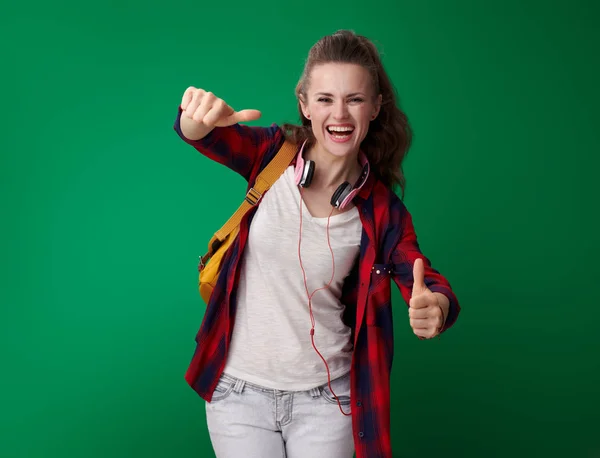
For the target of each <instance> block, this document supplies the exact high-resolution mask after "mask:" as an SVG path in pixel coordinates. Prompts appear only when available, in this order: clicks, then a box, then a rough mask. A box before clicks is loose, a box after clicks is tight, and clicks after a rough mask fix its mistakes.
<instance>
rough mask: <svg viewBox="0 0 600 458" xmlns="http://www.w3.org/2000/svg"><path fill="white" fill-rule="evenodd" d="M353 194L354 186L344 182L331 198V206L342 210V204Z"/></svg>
mask: <svg viewBox="0 0 600 458" xmlns="http://www.w3.org/2000/svg"><path fill="white" fill-rule="evenodd" d="M351 192H352V185H351V184H350V183H348V182H347V181H344V182H343V183H342V184H341V185H339V186H338V188H337V189H336V190H335V192H334V193H333V196H331V202H330V203H331V206H332V207H335V208H337V209H339V210H341V208H340V206H341V205H342V202H344V200H345V199H346V197H348V194H350V193H351Z"/></svg>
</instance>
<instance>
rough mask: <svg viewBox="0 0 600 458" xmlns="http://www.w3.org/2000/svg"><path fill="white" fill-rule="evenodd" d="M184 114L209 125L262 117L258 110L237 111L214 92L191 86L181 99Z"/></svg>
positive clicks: (227, 123) (224, 124) (221, 125)
mask: <svg viewBox="0 0 600 458" xmlns="http://www.w3.org/2000/svg"><path fill="white" fill-rule="evenodd" d="M181 109H182V110H183V113H182V116H186V117H188V118H190V119H193V120H194V121H195V122H197V123H199V124H204V125H205V126H208V127H225V126H231V125H233V124H236V123H239V122H247V121H254V120H256V119H259V118H260V117H261V112H260V111H258V110H241V111H239V112H236V111H234V110H233V108H231V107H230V106H229V105H227V103H226V102H225V101H224V100H223V99H220V98H218V97H217V96H216V95H214V94H213V93H212V92H207V91H205V90H203V89H198V88H195V87H189V88H187V89H186V91H185V92H184V94H183V97H182V99H181Z"/></svg>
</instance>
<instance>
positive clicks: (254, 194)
mask: <svg viewBox="0 0 600 458" xmlns="http://www.w3.org/2000/svg"><path fill="white" fill-rule="evenodd" d="M261 198H262V194H261V193H260V192H258V191H257V190H256V189H254V188H250V190H249V191H248V193H247V194H246V202H248V203H249V204H250V205H252V206H253V207H254V206H255V205H256V204H257V203H258V201H259V200H260V199H261Z"/></svg>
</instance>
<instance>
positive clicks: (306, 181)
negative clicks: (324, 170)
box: [299, 161, 315, 188]
mask: <svg viewBox="0 0 600 458" xmlns="http://www.w3.org/2000/svg"><path fill="white" fill-rule="evenodd" d="M314 174H315V163H314V161H306V162H305V163H304V170H303V171H302V178H301V179H300V183H299V184H300V186H302V187H303V188H308V187H309V186H310V184H311V183H312V179H313V176H314Z"/></svg>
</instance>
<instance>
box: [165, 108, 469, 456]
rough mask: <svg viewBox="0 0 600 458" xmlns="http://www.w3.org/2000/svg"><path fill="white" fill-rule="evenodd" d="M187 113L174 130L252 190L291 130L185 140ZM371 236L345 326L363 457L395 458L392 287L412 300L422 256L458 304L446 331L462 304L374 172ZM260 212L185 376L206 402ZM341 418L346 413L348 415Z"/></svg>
mask: <svg viewBox="0 0 600 458" xmlns="http://www.w3.org/2000/svg"><path fill="white" fill-rule="evenodd" d="M180 116H181V108H180V109H179V113H178V115H177V118H176V120H175V125H174V129H175V131H176V132H177V134H178V135H179V136H180V137H181V138H182V139H183V140H184V141H185V142H186V143H188V144H189V145H191V146H192V147H194V148H195V149H196V150H197V151H199V152H200V153H201V154H203V155H205V156H207V157H208V158H210V159H212V160H214V161H216V162H218V163H220V164H223V165H225V166H226V167H229V168H230V169H232V170H234V171H235V172H237V173H239V174H240V175H241V176H243V177H244V178H245V179H246V180H247V181H248V189H250V187H251V185H252V183H253V182H254V180H255V178H256V176H257V175H258V173H259V172H260V171H261V170H262V168H264V167H265V166H266V164H268V162H269V161H270V160H271V159H272V158H273V156H274V155H275V154H276V153H277V151H278V149H279V147H280V146H281V145H282V144H283V141H284V133H283V131H282V130H281V129H280V128H279V127H278V126H277V125H275V124H273V125H271V126H270V127H268V128H264V127H250V126H245V125H239V124H237V125H234V126H231V127H217V128H215V129H214V130H213V131H211V132H210V133H209V134H208V135H207V136H206V137H204V138H203V139H201V140H199V141H191V140H188V139H187V138H185V137H184V136H183V134H182V133H181V129H180V126H179V121H180ZM354 204H355V205H356V206H357V208H358V210H359V212H360V217H361V221H362V224H363V233H362V240H361V246H360V256H359V258H358V260H357V262H356V264H355V267H354V269H353V271H352V272H351V273H350V275H349V276H348V278H347V279H346V281H345V283H344V287H343V291H342V302H343V303H344V304H345V305H346V312H345V316H344V321H345V322H346V324H348V325H349V326H351V328H352V329H353V333H352V338H353V340H354V355H353V359H352V367H351V386H352V390H351V391H352V392H351V400H352V425H353V432H354V442H355V447H356V456H357V458H367V457H368V458H387V457H391V456H392V450H391V442H390V373H391V368H392V358H393V350H394V342H393V329H392V324H393V322H392V304H391V282H392V280H393V281H394V282H395V283H396V285H397V286H398V288H399V290H400V292H401V295H402V297H403V299H404V301H405V302H406V304H408V303H409V300H410V296H411V293H412V285H413V275H412V269H413V264H414V262H415V260H416V259H417V258H422V259H423V260H424V265H425V284H426V285H427V286H428V287H429V289H430V290H431V291H434V292H440V293H442V294H444V295H446V296H447V297H448V299H449V300H450V310H449V313H448V317H447V319H446V324H445V326H444V329H442V332H445V331H446V330H447V329H448V328H450V327H451V326H452V325H453V324H454V323H455V321H456V319H457V317H458V314H459V311H460V306H459V304H458V301H457V298H456V296H455V295H454V293H453V292H452V289H451V287H450V284H449V283H448V281H447V280H446V279H445V278H444V277H443V276H442V275H441V274H440V273H439V272H438V271H436V270H435V269H433V268H432V266H431V263H430V262H429V260H428V259H427V258H426V257H425V256H424V255H423V254H422V253H421V251H420V249H419V245H418V242H417V237H416V234H415V231H414V227H413V223H412V218H411V216H410V213H409V212H408V210H407V209H406V207H405V206H404V204H403V202H402V201H401V200H400V198H399V197H398V196H397V195H396V194H395V193H394V192H392V191H391V190H390V189H388V188H387V187H386V186H384V185H383V184H382V183H381V182H380V181H378V180H377V178H376V177H375V176H374V174H373V173H371V174H370V176H369V178H368V180H367V182H366V183H365V185H364V186H363V188H362V189H361V191H360V193H359V195H358V196H357V197H356V198H355V199H354ZM255 212H256V210H255V209H251V210H250V211H249V212H248V214H246V216H245V217H244V219H243V220H242V223H241V225H240V233H239V237H238V238H237V239H236V240H235V241H234V243H232V246H231V248H230V250H229V251H228V252H227V253H226V254H225V256H224V258H223V267H222V275H220V277H219V279H218V281H217V285H216V287H215V289H214V291H213V294H212V296H211V299H210V301H209V303H208V304H207V308H206V313H205V315H204V318H203V320H202V324H201V326H200V330H199V332H198V334H197V335H196V343H197V345H196V348H195V351H194V354H193V357H192V360H191V363H190V365H189V367H188V370H187V372H186V374H185V379H186V381H187V382H188V383H189V384H190V386H191V387H192V388H193V389H194V390H195V391H196V392H197V393H198V395H199V396H201V397H202V398H203V399H205V400H206V401H208V402H210V400H211V398H212V393H213V391H214V388H215V386H216V384H217V382H218V380H219V377H220V375H221V373H222V370H223V367H224V365H225V359H226V357H227V351H228V347H229V342H230V338H231V334H232V329H233V321H234V317H235V307H236V300H235V299H236V296H235V295H236V285H237V282H238V279H239V268H238V266H239V263H240V258H241V255H242V253H243V250H244V246H245V244H246V242H247V239H248V230H249V225H250V223H251V221H252V217H253V216H254V213H255ZM340 415H341V413H340Z"/></svg>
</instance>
